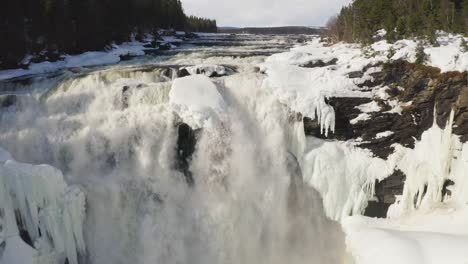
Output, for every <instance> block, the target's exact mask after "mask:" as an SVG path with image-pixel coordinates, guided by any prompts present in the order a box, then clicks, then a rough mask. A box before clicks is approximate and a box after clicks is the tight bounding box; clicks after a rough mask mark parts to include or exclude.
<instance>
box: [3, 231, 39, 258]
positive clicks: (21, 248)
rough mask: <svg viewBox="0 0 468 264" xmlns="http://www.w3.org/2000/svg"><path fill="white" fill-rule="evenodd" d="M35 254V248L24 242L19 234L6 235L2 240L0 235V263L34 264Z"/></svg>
mask: <svg viewBox="0 0 468 264" xmlns="http://www.w3.org/2000/svg"><path fill="white" fill-rule="evenodd" d="M2 243H5V244H4V245H2ZM3 247H4V248H3ZM35 255H36V250H34V249H33V248H31V247H30V246H29V245H28V244H26V243H25V242H24V241H23V240H22V239H21V237H20V236H19V235H15V236H11V237H7V238H6V239H5V240H4V241H3V240H2V238H1V237H0V264H36V263H37V262H36V261H35ZM37 264H42V263H37Z"/></svg>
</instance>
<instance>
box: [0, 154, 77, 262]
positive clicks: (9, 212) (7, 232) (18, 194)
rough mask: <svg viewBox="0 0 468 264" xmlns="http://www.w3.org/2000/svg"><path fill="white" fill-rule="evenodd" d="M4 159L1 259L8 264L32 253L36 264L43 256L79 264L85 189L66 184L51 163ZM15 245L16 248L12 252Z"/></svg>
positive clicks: (0, 192) (0, 194)
mask: <svg viewBox="0 0 468 264" xmlns="http://www.w3.org/2000/svg"><path fill="white" fill-rule="evenodd" d="M2 152H3V153H5V151H4V150H2ZM5 156H6V155H2V157H5ZM8 158H9V159H8V160H6V161H2V164H0V205H1V211H2V236H3V237H4V238H6V251H5V253H4V254H7V255H6V256H5V258H0V260H2V261H3V263H5V264H7V263H9V261H10V260H11V259H13V258H14V255H16V254H18V255H20V256H22V257H24V258H29V256H30V255H31V256H32V257H33V259H34V261H37V263H40V264H42V263H48V262H45V260H46V259H49V260H51V261H56V262H58V263H63V262H64V261H65V259H68V261H69V263H72V264H77V263H78V258H79V255H83V254H85V252H86V247H85V242H84V238H83V221H84V217H85V197H84V193H83V192H81V190H80V189H79V188H78V187H73V186H72V187H67V185H66V183H65V182H64V179H63V175H62V173H61V172H60V171H58V170H57V169H55V168H53V167H50V166H48V165H29V164H24V163H18V162H16V161H14V160H12V159H11V157H8ZM2 160H5V159H3V158H2ZM20 229H22V230H25V231H26V232H27V234H28V235H29V237H30V239H31V241H32V242H33V243H34V246H35V250H33V249H29V246H27V245H25V244H22V243H21V242H20V239H19V231H20ZM14 248H17V249H18V250H19V251H18V252H16V253H13V252H12V251H11V250H13V249H14ZM9 250H10V251H9ZM31 252H34V254H32V253H31ZM11 254H13V255H11ZM26 256H28V257H26ZM9 259H10V260H9ZM18 261H19V260H18ZM56 262H50V263H56ZM18 263H20V262H18Z"/></svg>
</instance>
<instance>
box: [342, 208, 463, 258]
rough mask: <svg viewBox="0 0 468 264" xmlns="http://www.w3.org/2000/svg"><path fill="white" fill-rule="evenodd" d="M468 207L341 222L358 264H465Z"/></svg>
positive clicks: (357, 218) (435, 209) (355, 217)
mask: <svg viewBox="0 0 468 264" xmlns="http://www.w3.org/2000/svg"><path fill="white" fill-rule="evenodd" d="M467 221H468V207H466V206H464V207H460V208H457V207H456V206H455V207H454V208H451V207H450V206H445V207H439V208H434V209H432V210H430V211H418V212H414V213H411V214H408V215H405V216H404V217H399V218H394V219H375V218H367V217H362V216H354V217H349V218H347V219H345V220H344V228H345V231H346V232H347V235H348V237H347V244H348V247H349V249H350V250H351V252H352V254H353V256H354V258H355V261H356V263H357V264H374V263H382V264H395V263H401V264H441V263H450V264H465V263H467V262H466V261H467V260H468V251H467V248H468V228H467V225H466V223H467Z"/></svg>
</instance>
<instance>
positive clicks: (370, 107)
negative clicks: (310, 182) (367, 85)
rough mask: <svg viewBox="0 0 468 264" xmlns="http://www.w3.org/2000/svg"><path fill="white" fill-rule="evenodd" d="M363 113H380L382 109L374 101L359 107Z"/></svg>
mask: <svg viewBox="0 0 468 264" xmlns="http://www.w3.org/2000/svg"><path fill="white" fill-rule="evenodd" d="M356 108H357V109H359V110H360V111H361V112H363V113H372V112H378V111H380V109H381V107H380V106H379V103H377V102H376V101H372V102H370V103H367V104H363V105H359V106H357V107H356Z"/></svg>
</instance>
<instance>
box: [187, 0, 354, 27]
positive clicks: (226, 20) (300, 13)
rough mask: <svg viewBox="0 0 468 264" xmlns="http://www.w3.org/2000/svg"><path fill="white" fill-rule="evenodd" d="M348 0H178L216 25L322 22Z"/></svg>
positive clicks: (189, 13) (289, 24)
mask: <svg viewBox="0 0 468 264" xmlns="http://www.w3.org/2000/svg"><path fill="white" fill-rule="evenodd" d="M350 2H351V0H182V3H183V6H184V9H185V13H186V14H188V15H196V16H203V17H209V18H215V19H216V20H217V21H218V26H238V27H244V26H323V25H324V24H325V23H326V21H327V19H328V18H329V17H330V16H331V15H333V14H336V13H337V12H338V11H339V10H340V9H341V7H342V6H343V5H346V4H348V3H350Z"/></svg>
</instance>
